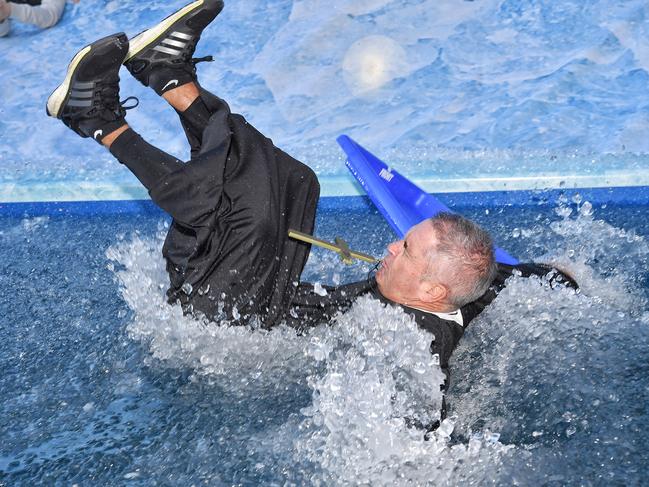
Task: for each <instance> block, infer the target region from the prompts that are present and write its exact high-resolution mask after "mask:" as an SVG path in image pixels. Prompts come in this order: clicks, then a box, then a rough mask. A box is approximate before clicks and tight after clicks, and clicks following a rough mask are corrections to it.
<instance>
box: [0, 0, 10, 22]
mask: <svg viewBox="0 0 649 487" xmlns="http://www.w3.org/2000/svg"><path fill="white" fill-rule="evenodd" d="M10 15H11V5H9V4H8V3H7V0H0V22H2V21H3V20H4V19H6V18H7V17H9V16H10Z"/></svg>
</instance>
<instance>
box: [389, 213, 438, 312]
mask: <svg viewBox="0 0 649 487" xmlns="http://www.w3.org/2000/svg"><path fill="white" fill-rule="evenodd" d="M436 244H437V238H436V236H435V229H434V228H433V226H432V224H431V223H430V222H429V221H428V220H424V221H423V222H421V223H419V224H417V225H415V226H414V227H412V228H411V229H410V231H409V232H408V233H407V234H406V236H405V238H404V239H403V240H399V241H397V242H392V243H391V244H390V245H388V248H387V255H386V257H385V258H384V259H383V262H382V263H381V267H380V268H379V270H378V272H377V273H376V283H377V284H378V287H379V291H381V294H382V295H383V296H385V297H386V298H388V299H390V300H391V301H395V302H397V303H401V304H409V303H410V304H413V305H414V304H416V303H417V302H421V301H422V300H425V298H426V296H425V294H424V293H425V292H426V289H424V287H425V286H424V285H423V284H424V283H422V280H421V277H422V275H423V274H424V273H425V272H426V271H427V270H428V266H429V262H430V261H429V257H428V255H429V252H430V249H431V248H434V246H435V245H436Z"/></svg>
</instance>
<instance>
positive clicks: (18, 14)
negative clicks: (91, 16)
mask: <svg viewBox="0 0 649 487" xmlns="http://www.w3.org/2000/svg"><path fill="white" fill-rule="evenodd" d="M72 1H73V2H74V3H78V2H79V0H72ZM64 9H65V0H11V1H7V0H0V37H3V36H6V35H7V34H9V30H10V25H9V19H10V18H11V19H14V20H18V21H20V22H25V23H26V24H33V25H36V26H38V27H40V28H41V29H47V28H49V27H52V26H53V25H55V24H56V23H57V22H58V21H59V19H60V18H61V15H63V10H64Z"/></svg>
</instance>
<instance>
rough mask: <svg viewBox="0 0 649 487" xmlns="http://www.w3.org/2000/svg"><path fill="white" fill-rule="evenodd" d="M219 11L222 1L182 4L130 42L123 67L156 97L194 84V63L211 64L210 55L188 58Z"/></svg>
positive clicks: (199, 0)
mask: <svg viewBox="0 0 649 487" xmlns="http://www.w3.org/2000/svg"><path fill="white" fill-rule="evenodd" d="M221 10H223V1H222V0H196V1H195V2H192V3H190V4H189V5H186V6H185V7H183V8H181V9H180V10H178V11H177V12H176V13H174V14H172V15H170V16H169V17H167V18H166V19H164V20H163V21H162V22H160V23H159V24H158V25H156V26H155V27H152V28H151V29H149V30H145V31H144V32H142V33H141V34H138V35H137V36H136V37H134V38H133V39H131V45H130V49H129V51H128V56H126V60H125V61H124V65H125V66H126V68H127V69H128V70H129V72H130V73H131V74H132V75H133V76H134V77H135V79H137V80H138V81H140V82H141V83H142V84H143V85H144V86H150V87H151V88H153V89H154V90H155V92H156V93H157V94H158V95H162V94H163V93H165V92H166V91H169V90H171V89H174V88H177V87H179V86H182V85H184V84H186V83H190V82H192V81H196V63H198V62H201V61H212V56H207V57H204V58H199V59H192V56H193V54H194V51H195V49H196V44H197V43H198V40H199V39H200V37H201V33H202V32H203V29H205V27H207V26H208V25H209V23H210V22H212V20H214V19H215V18H216V16H217V15H218V14H219V13H220V12H221Z"/></svg>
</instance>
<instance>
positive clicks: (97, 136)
mask: <svg viewBox="0 0 649 487" xmlns="http://www.w3.org/2000/svg"><path fill="white" fill-rule="evenodd" d="M102 135H104V131H103V130H95V133H94V135H93V137H94V138H95V139H98V138H99V137H101V136H102Z"/></svg>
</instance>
